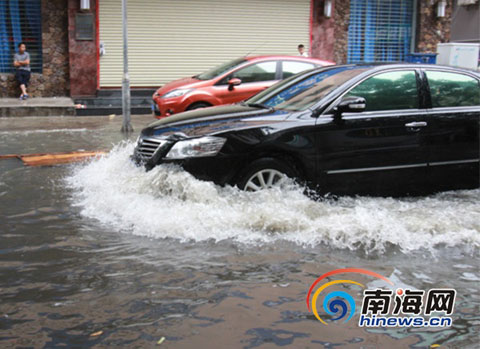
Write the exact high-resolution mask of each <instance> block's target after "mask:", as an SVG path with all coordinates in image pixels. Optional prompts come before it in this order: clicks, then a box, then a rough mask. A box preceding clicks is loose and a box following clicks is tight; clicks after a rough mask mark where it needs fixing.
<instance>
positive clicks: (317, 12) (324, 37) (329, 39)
mask: <svg viewBox="0 0 480 349" xmlns="http://www.w3.org/2000/svg"><path fill="white" fill-rule="evenodd" d="M324 4H325V1H324V0H315V1H314V2H313V13H312V47H311V55H312V57H315V58H320V59H326V60H330V61H333V60H334V40H335V39H334V26H335V22H334V15H333V14H334V13H335V10H334V9H332V17H331V18H326V17H325V16H324V14H323V8H324ZM332 7H334V6H332Z"/></svg>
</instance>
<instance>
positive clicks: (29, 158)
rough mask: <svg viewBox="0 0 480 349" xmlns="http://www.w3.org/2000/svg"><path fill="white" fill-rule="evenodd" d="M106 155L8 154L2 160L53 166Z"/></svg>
mask: <svg viewBox="0 0 480 349" xmlns="http://www.w3.org/2000/svg"><path fill="white" fill-rule="evenodd" d="M105 153H106V152H105V151H74V152H64V153H41V154H6V155H0V159H12V158H18V159H20V160H22V161H23V163H24V164H25V165H27V166H53V165H59V164H68V163H72V162H79V161H85V160H88V159H90V158H92V157H96V156H100V155H103V154H105Z"/></svg>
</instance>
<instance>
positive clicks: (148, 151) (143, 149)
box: [135, 138, 167, 161]
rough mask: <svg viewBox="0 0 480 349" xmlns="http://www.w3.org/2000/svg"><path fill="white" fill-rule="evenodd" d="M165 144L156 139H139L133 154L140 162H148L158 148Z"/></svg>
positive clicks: (164, 141)
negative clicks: (135, 154)
mask: <svg viewBox="0 0 480 349" xmlns="http://www.w3.org/2000/svg"><path fill="white" fill-rule="evenodd" d="M165 143H167V141H166V140H163V139H158V138H140V139H139V140H138V143H137V147H136V149H135V152H136V153H137V156H138V157H139V158H140V160H142V161H148V160H150V159H151V158H152V156H153V155H154V154H155V152H156V151H157V149H158V148H160V147H161V146H162V145H164V144H165Z"/></svg>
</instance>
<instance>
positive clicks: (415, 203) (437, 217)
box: [0, 116, 480, 349]
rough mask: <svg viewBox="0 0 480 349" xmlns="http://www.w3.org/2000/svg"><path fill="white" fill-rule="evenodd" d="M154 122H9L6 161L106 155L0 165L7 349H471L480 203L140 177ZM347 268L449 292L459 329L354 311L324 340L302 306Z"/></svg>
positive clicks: (2, 330) (1, 131)
mask: <svg viewBox="0 0 480 349" xmlns="http://www.w3.org/2000/svg"><path fill="white" fill-rule="evenodd" d="M150 121H152V119H151V117H149V116H148V117H147V116H140V117H139V116H137V117H134V118H133V126H134V128H135V133H134V134H133V135H132V136H131V137H130V139H125V138H124V137H123V136H122V134H121V133H120V132H119V130H120V127H121V119H120V118H118V117H117V118H115V119H114V120H109V119H108V117H95V118H25V119H0V144H1V149H0V154H9V153H39V152H60V151H72V150H78V149H84V150H100V149H106V150H112V151H111V152H110V153H109V155H107V156H105V157H102V158H100V159H96V160H93V161H91V162H88V163H85V164H75V165H61V166H54V167H38V168H31V167H25V166H23V164H22V163H21V162H20V161H19V160H16V159H10V160H0V223H1V225H0V347H1V348H17V347H22V348H24V347H31V348H56V347H62V346H64V347H82V348H88V347H93V348H107V347H120V346H124V347H129V348H155V347H161V348H209V347H215V348H276V347H294V348H334V347H340V348H369V349H370V348H408V347H411V348H426V347H429V346H431V345H433V344H440V345H441V346H442V347H444V348H475V347H476V345H477V344H478V342H479V327H480V315H479V313H480V295H479V285H480V274H479V261H480V258H479V254H478V248H479V246H480V207H479V196H480V191H479V190H470V191H457V192H449V193H443V194H437V195H432V196H429V197H420V198H405V199H392V198H367V197H357V198H339V199H337V200H323V201H318V202H315V201H312V200H310V199H308V198H306V197H305V196H304V195H302V190H301V189H299V188H292V189H291V190H288V191H284V192H280V191H275V190H272V191H268V192H264V193H253V194H252V193H243V192H239V191H238V190H236V189H234V188H219V187H216V186H214V185H212V184H210V183H205V182H200V181H197V180H195V179H193V178H192V177H191V176H189V175H188V174H186V173H184V172H182V171H181V170H180V169H178V168H176V167H162V168H156V169H154V170H152V171H150V172H145V171H144V170H143V169H141V168H137V167H135V166H134V165H133V164H131V162H130V161H129V155H130V154H131V151H132V149H133V141H134V139H135V138H136V136H137V134H138V132H139V131H140V129H141V128H142V127H143V126H145V125H146V124H148V123H149V122H150ZM346 267H356V268H364V269H368V270H372V271H375V272H376V273H379V274H382V275H384V276H386V277H388V278H389V279H390V280H392V281H393V282H394V283H395V288H399V287H400V288H403V289H406V288H411V289H425V290H427V289H431V288H435V287H436V288H455V289H456V290H457V300H456V303H455V311H454V314H453V315H452V318H453V320H454V322H453V326H452V327H450V328H444V329H435V328H410V329H408V328H390V329H388V328H369V329H366V328H360V327H359V326H358V312H357V314H356V315H355V316H354V317H353V319H352V320H351V321H349V322H347V323H344V322H343V321H328V326H325V325H323V324H322V323H320V322H319V321H318V320H317V319H316V318H315V316H314V315H313V314H312V313H311V312H309V311H308V309H307V307H306V303H305V299H306V295H307V291H308V289H309V287H310V285H311V284H312V283H313V282H314V281H315V279H316V278H317V277H319V276H320V275H322V274H323V273H326V272H328V271H331V270H333V269H337V268H346ZM355 280H357V281H359V282H361V283H364V284H365V285H367V286H372V287H373V286H375V283H374V280H373V279H372V278H369V277H367V276H358V277H356V278H355ZM350 291H353V294H354V295H355V294H356V298H357V300H358V299H360V298H359V297H360V296H359V295H360V290H357V289H352V290H350ZM319 304H320V302H319ZM319 309H320V305H319ZM325 318H326V319H329V317H325ZM100 331H101V332H100ZM92 334H94V335H92ZM163 337H164V338H165V339H164V341H163V343H161V344H160V345H159V344H158V341H159V340H160V339H161V338H163Z"/></svg>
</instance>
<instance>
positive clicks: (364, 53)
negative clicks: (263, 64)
mask: <svg viewBox="0 0 480 349" xmlns="http://www.w3.org/2000/svg"><path fill="white" fill-rule="evenodd" d="M457 1H462V0H380V1H378V0H350V1H339V0H245V1H241V2H239V1H236V0H181V1H178V0H150V1H147V0H136V1H133V0H130V1H128V33H129V68H130V79H131V86H132V87H133V88H137V87H138V88H140V87H157V86H160V85H162V84H164V83H166V82H168V81H171V80H173V79H176V78H180V77H185V76H191V75H194V74H197V73H199V72H202V71H204V70H206V69H208V68H210V67H213V66H215V65H217V64H219V63H222V62H225V61H228V60H230V59H233V58H236V57H240V56H244V55H248V54H251V55H262V54H287V55H296V54H297V45H298V44H304V45H305V46H306V48H307V49H308V51H309V52H310V55H311V56H313V57H318V58H321V59H326V60H332V61H335V62H337V63H339V64H342V63H356V62H373V61H402V60H404V59H405V57H406V55H407V54H408V53H411V52H421V53H429V52H435V51H436V45H437V43H440V42H449V41H450V39H451V36H452V31H454V32H455V26H453V27H452V14H453V13H454V11H457V12H455V13H458V11H464V10H465V11H467V16H468V14H469V11H477V10H478V6H480V4H479V1H478V0H463V1H469V2H470V3H469V4H468V5H461V4H458V3H457ZM80 2H81V1H80V0H48V1H47V0H0V97H6V96H11V97H14V96H16V94H18V91H17V86H16V84H15V81H14V75H13V69H12V66H11V57H12V55H13V52H14V51H15V48H16V44H17V43H18V42H19V41H25V42H26V43H27V50H29V51H31V53H32V68H33V67H34V69H33V74H32V81H31V89H30V91H31V93H32V95H33V96H72V97H79V96H94V95H95V94H96V93H97V91H98V90H99V89H111V88H119V87H120V86H121V79H122V62H123V58H122V47H123V45H122V20H121V19H122V18H121V0H90V1H86V2H85V1H84V2H83V3H84V4H85V3H87V4H88V6H87V8H86V9H81V8H80ZM442 6H443V9H442V8H441V7H442ZM459 9H460V10H459ZM439 10H442V11H443V12H442V11H440V12H439ZM34 18H37V20H36V22H35V20H34ZM32 50H33V51H32Z"/></svg>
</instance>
